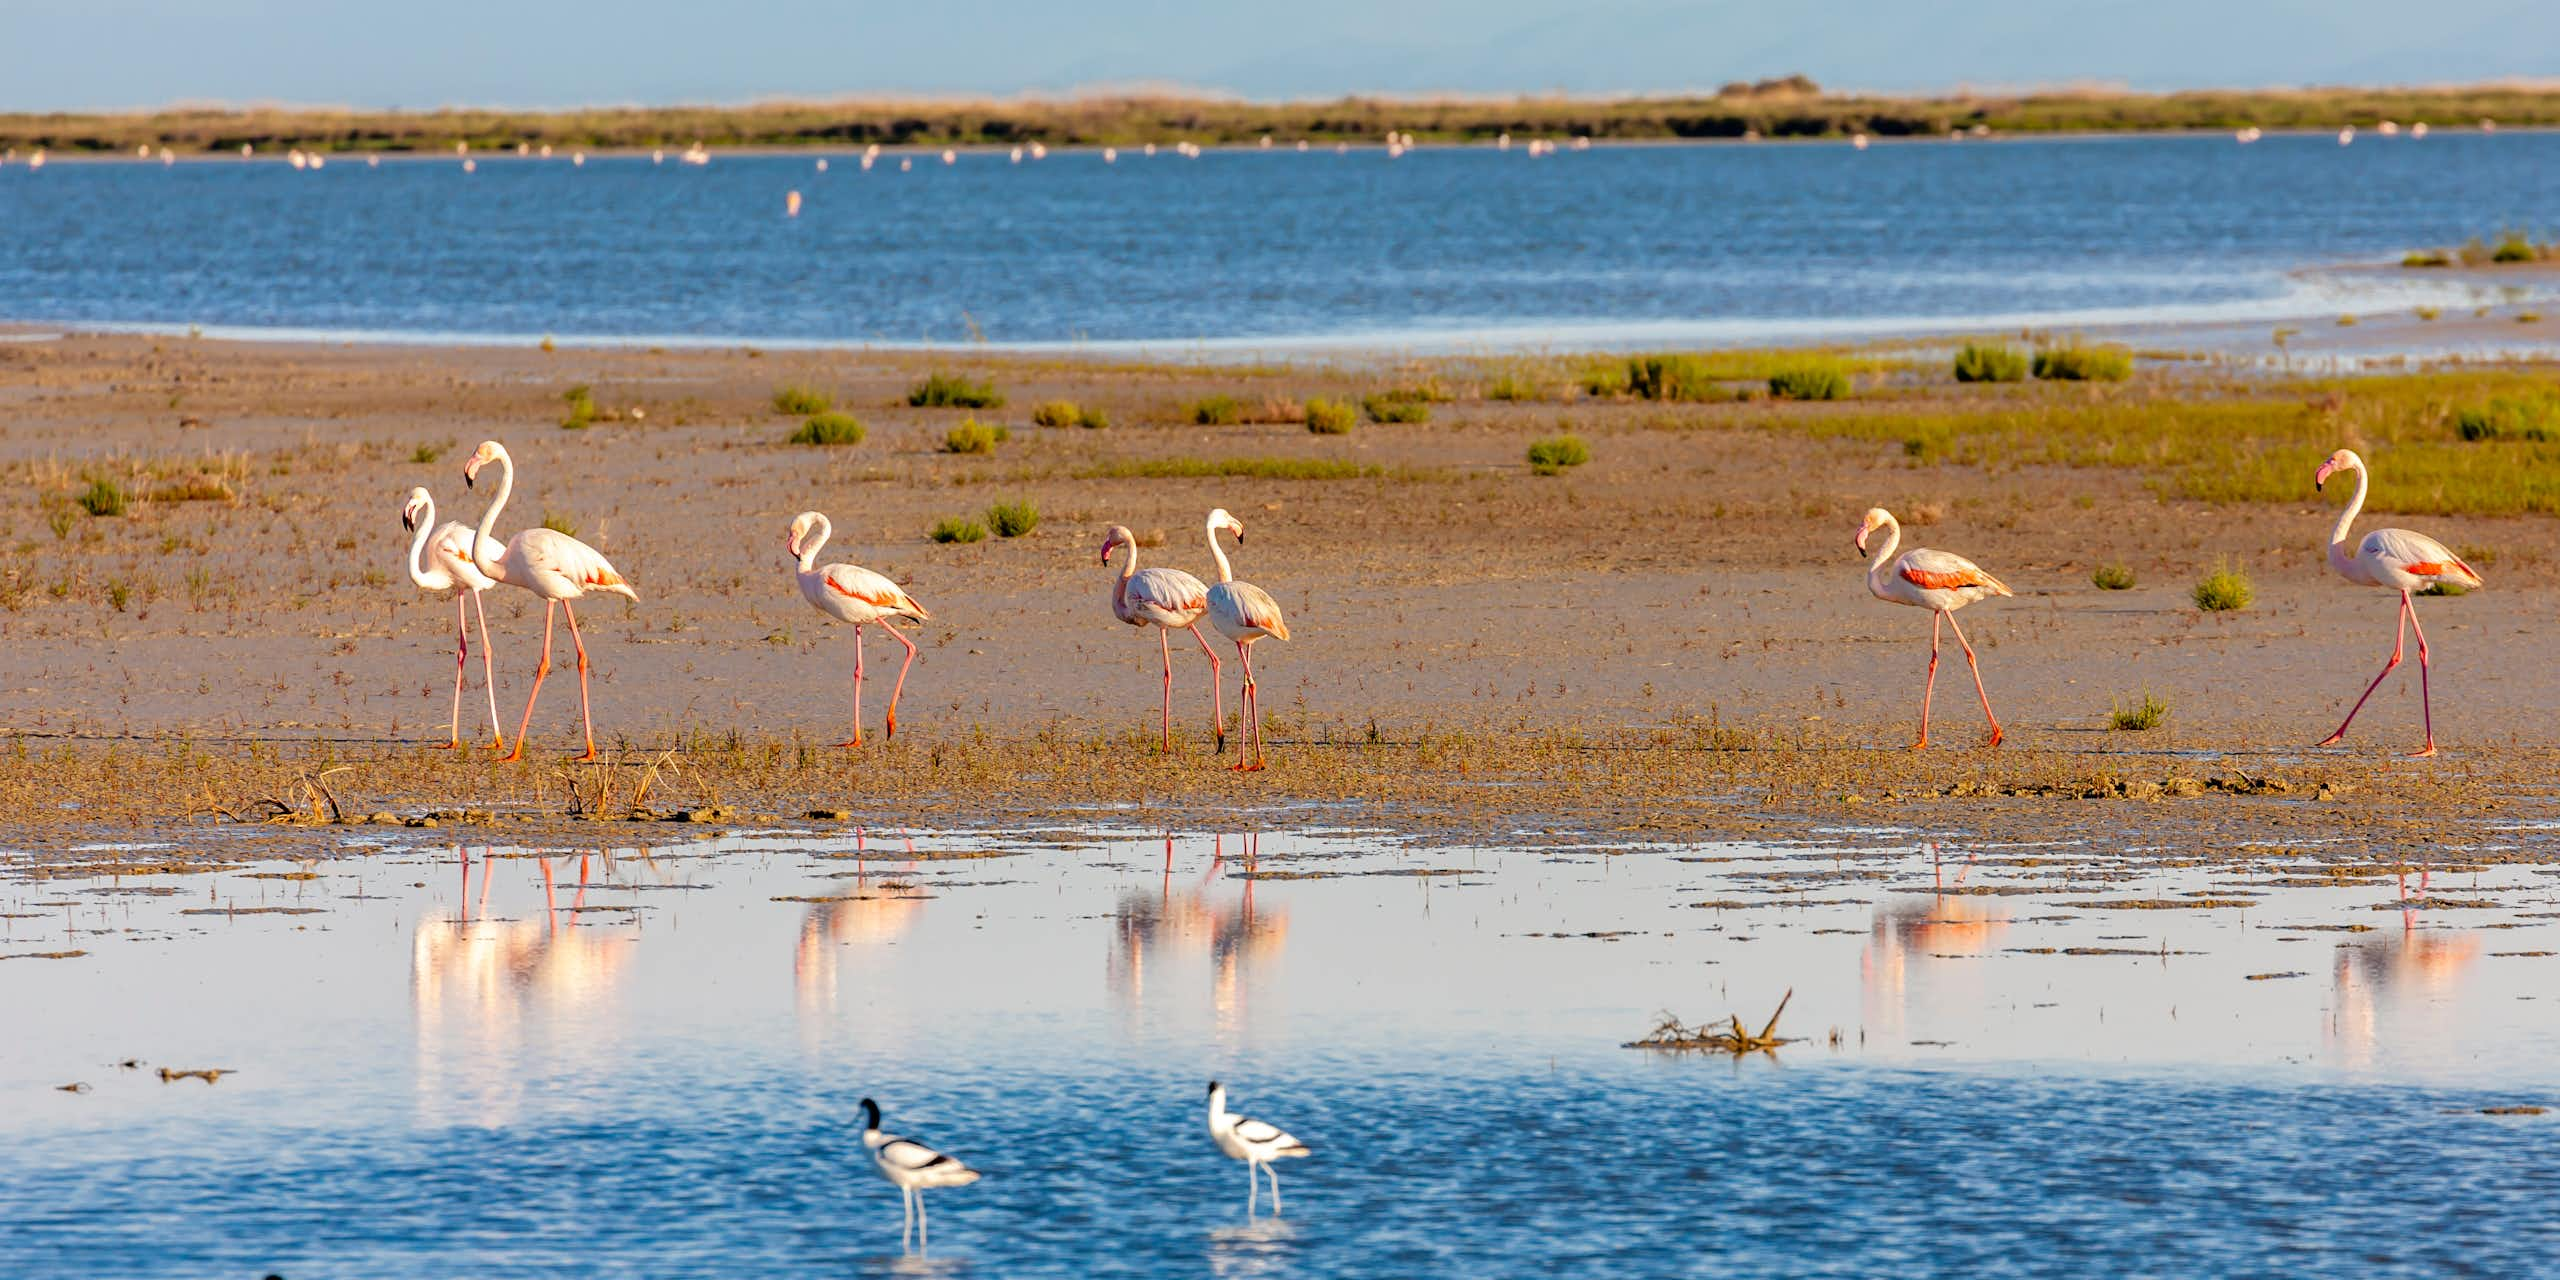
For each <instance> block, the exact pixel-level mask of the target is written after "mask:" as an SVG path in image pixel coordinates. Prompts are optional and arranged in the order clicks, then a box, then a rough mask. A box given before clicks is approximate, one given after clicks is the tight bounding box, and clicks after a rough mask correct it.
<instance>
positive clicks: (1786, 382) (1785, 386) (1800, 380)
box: [1769, 356, 1849, 400]
mask: <svg viewBox="0 0 2560 1280" xmlns="http://www.w3.org/2000/svg"><path fill="white" fill-rule="evenodd" d="M1769 394H1770V395H1773V396H1776V397H1777V398H1779V399H1781V400H1845V399H1847V398H1848V397H1849V371H1848V369H1847V368H1845V367H1843V366H1842V365H1841V363H1840V362H1839V361H1837V360H1834V359H1831V358H1829V357H1827V356H1805V357H1801V358H1799V359H1797V360H1794V361H1792V362H1790V363H1788V364H1786V365H1784V366H1781V367H1780V368H1778V369H1775V370H1772V371H1771V372H1770V374H1769Z"/></svg>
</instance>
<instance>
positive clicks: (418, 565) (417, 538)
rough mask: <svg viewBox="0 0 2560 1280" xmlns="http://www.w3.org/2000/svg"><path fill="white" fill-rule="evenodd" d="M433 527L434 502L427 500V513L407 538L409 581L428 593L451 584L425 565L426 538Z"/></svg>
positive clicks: (430, 499) (434, 525)
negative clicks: (414, 531)
mask: <svg viewBox="0 0 2560 1280" xmlns="http://www.w3.org/2000/svg"><path fill="white" fill-rule="evenodd" d="M435 527H436V500H435V499H433V498H429V499H427V513H426V514H425V515H423V516H420V517H419V518H418V529H417V532H416V533H414V534H412V535H410V538H409V560H408V568H409V581H411V582H414V583H416V584H418V585H419V586H421V587H424V588H426V589H427V590H429V591H442V590H444V589H445V588H446V587H449V586H452V585H453V583H451V582H449V581H447V580H446V577H445V574H444V572H443V571H442V570H438V569H431V568H429V567H428V565H427V538H428V537H429V536H430V535H431V534H433V533H434V531H435Z"/></svg>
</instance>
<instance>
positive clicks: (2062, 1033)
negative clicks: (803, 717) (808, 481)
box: [0, 831, 2560, 1277]
mask: <svg viewBox="0 0 2560 1280" xmlns="http://www.w3.org/2000/svg"><path fill="white" fill-rule="evenodd" d="M2517 838H2525V837H2521V836H2520V837H2517ZM865 846H866V847H862V848H857V847H856V845H855V844H854V842H852V841H849V840H839V839H836V838H833V837H824V838H822V837H818V836H813V835H811V834H808V833H768V834H741V835H735V836H729V837H723V838H719V839H715V840H707V841H703V842H700V843H693V844H678V845H667V846H661V847H657V848H653V849H630V848H625V849H621V850H616V851H611V852H606V851H595V852H589V853H575V852H572V853H563V854H556V855H550V856H539V855H536V854H534V853H531V852H529V851H525V850H515V849H505V848H501V849H498V850H495V851H494V853H495V855H496V856H487V853H486V852H485V851H483V850H482V849H481V848H479V847H477V846H472V847H469V848H465V849H456V848H454V847H450V846H447V847H418V846H408V845H396V844H395V845H390V846H386V847H383V848H380V849H372V850H366V851H363V852H362V853H361V856H351V857H339V858H330V859H323V860H319V861H315V862H311V863H309V864H307V865H306V864H303V863H299V862H295V861H290V860H288V861H257V860H244V861H240V862H238V863H236V864H232V865H226V866H222V867H220V868H218V869H213V870H205V871H199V872H196V873H193V874H149V875H133V876H124V877H117V878H56V879H45V880H36V879H18V880H14V881H9V882H5V888H0V902H5V904H6V911H5V913H4V914H5V915H6V917H7V918H6V919H0V927H4V928H0V955H9V956H19V957H25V956H27V955H28V954H29V953H41V952H48V951H59V950H79V951H84V952H85V953H86V954H84V955H79V956H74V957H70V958H64V959H40V958H15V959H9V960H7V961H5V962H0V1017H5V1022H6V1025H7V1027H8V1035H7V1036H6V1037H5V1038H0V1098H5V1099H6V1102H5V1105H0V1135H5V1137H6V1139H7V1141H6V1143H5V1145H0V1275H9V1276H105V1275H114V1276H203V1275H216V1274H240V1275H250V1274H264V1273H266V1272H268V1271H274V1272H276V1273H279V1274H282V1275H284V1276H287V1277H303V1276H323V1275H365V1276H452V1275H474V1276H481V1275H487V1276H513V1275H561V1276H570V1275H579V1276H583V1275H597V1274H610V1275H651V1276H654V1275H667V1276H675V1275H702V1274H754V1275H760V1276H798V1275H820V1274H827V1275H834V1274H844V1273H849V1272H850V1273H857V1274H873V1273H882V1272H902V1273H903V1272H922V1271H950V1272H953V1273H975V1274H986V1275H1003V1276H1022V1275H1031V1276H1038V1275H1061V1276H1088V1275H1166V1274H1217V1275H1227V1274H1272V1275H1308V1276H1323V1275H1423V1274H1433V1275H1461V1274H1462V1275H1524V1274H1571V1275H1577V1276H1580V1275H1624V1276H1652V1275H1662V1274H1673V1273H1679V1274H1704V1273H1732V1272H1743V1273H1768V1272H1783V1273H1787V1274H1836V1275H1861V1276H1864V1275H1876V1274H1942V1275H2008V1274H2017V1275H2026V1274H2041V1275H2087V1274H2125V1273H2144V1274H2216V1275H2235V1274H2313V1273H2320V1274H2341V1273H2347V1272H2356V1273H2380V1274H2406V1275H2446V1274H2479V1275H2525V1274H2532V1273H2534V1272H2535V1271H2537V1270H2539V1269H2541V1268H2543V1267H2545V1266H2546V1265H2547V1263H2548V1260H2549V1258H2550V1257H2552V1256H2555V1251H2560V1208H2555V1205H2560V1144H2555V1142H2554V1136H2555V1132H2560V1131H2556V1130H2555V1128H2554V1124H2555V1119H2556V1118H2555V1117H2554V1116H2547V1115H2546V1116H2490V1115H2484V1114H2482V1109H2483V1108H2487V1107H2496V1106H2505V1105H2511V1104H2518V1103H2524V1104H2546V1105H2547V1104H2551V1103H2555V1102H2560V1097H2555V1096H2554V1094H2555V1093H2560V1007H2555V1003H2554V1002H2555V1001H2560V991H2555V990H2554V983H2553V981H2552V979H2553V976H2554V975H2560V958H2555V957H2553V956H2551V955H2550V953H2551V952H2553V951H2555V950H2560V875H2553V874H2550V873H2549V869H2547V868H2540V867H2532V866H2492V867H2486V868H2480V869H2467V868H2455V867H2444V868H2438V869H2434V870H2432V871H2430V872H2429V873H2428V874H2427V876H2426V877H2425V879H2424V880H2423V881H2421V880H2420V879H2418V878H2414V877H2413V878H2411V879H2410V880H2408V881H2406V882H2401V881H2397V880H2395V879H2394V878H2392V877H2389V876H2378V877H2376V876H2365V877H2357V878H2345V879H2341V878H2336V877H2332V876H2330V875H2329V874H2327V873H2326V872H2325V871H2324V870H2322V869H2321V868H2320V866H2319V864H2318V862H2317V861H2316V860H2315V859H2312V858H2308V857H2300V856H2288V857H2270V858H2269V859H2267V860H2265V861H2263V862H2258V863H2253V864H2252V865H2251V867H2250V869H2248V870H2246V871H2240V870H2229V869H2216V868H2215V867H2214V866H2212V865H2209V864H2208V865H2203V866H2186V867H2179V868H2174V869H2164V868H2162V867H2161V866H2160V865H2158V864H2159V861H2160V857H2159V855H2156V854H2152V855H2123V854H2118V853H2115V852H2112V851H2107V850H2099V849H2093V848H2088V847H2083V846H2076V845H2056V846H2045V847H2035V848H1984V849H1965V850H1960V851H1947V850H1936V851H1932V850H1929V849H1926V848H1923V849H1914V848H1913V847H1911V846H1910V845H1909V844H1908V843H1907V842H1906V841H1904V840H1902V839H1901V838H1899V837H1897V836H1894V835H1892V834H1890V833H1875V834H1859V833H1832V834H1830V835H1828V836H1823V837H1819V838H1818V841H1817V843H1814V844H1809V845H1803V846H1786V847H1759V846H1748V845H1706V846H1694V847H1677V848H1647V849H1641V850H1611V849H1601V848H1595V847H1584V848H1559V849H1543V850H1534V851H1532V850H1481V849H1466V848H1453V847H1447V846H1444V845H1442V844H1439V843H1437V842H1434V841H1430V840H1416V839H1394V838H1389V837H1386V836H1382V835H1377V834H1372V833H1363V832H1356V831H1330V832H1301V833H1295V834H1285V835H1284V834H1272V835H1268V836H1264V837H1260V838H1259V839H1248V838H1242V837H1237V836H1222V837H1212V836H1183V837H1180V838H1176V839H1172V840H1163V839H1156V838H1139V837H1130V836H1107V837H1093V836H1085V835H1081V834H1077V833H1034V834H1026V835H1014V836H977V835H970V836H958V835H946V836H918V837H915V838H914V839H913V840H912V842H910V841H909V840H908V839H907V838H904V837H882V836H879V835H877V834H874V835H873V836H871V837H870V838H869V839H868V841H867V842H865ZM911 849H912V850H913V851H914V852H913V853H912V854H911V852H910V850H911ZM969 852H997V853H1002V854H1005V855H1008V856H1001V857H983V858H957V857H952V856H950V855H953V854H958V853H969ZM857 855H859V856H857ZM145 856H148V857H151V858H157V859H166V858H168V857H171V856H176V855H172V854H170V853H169V852H167V851H145ZM212 856H213V855H212V854H210V853H208V852H206V851H205V850H202V849H191V850H190V851H189V852H187V853H186V854H185V855H184V857H186V858H188V859H193V860H195V861H197V862H199V863H202V862H204V861H206V860H208V859H210V858H211V857H212ZM2198 899H2204V900H2212V901H2222V902H2226V903H2232V904H2236V905H2227V906H2221V907H2208V908H2183V909H2160V908H2158V907H2157V906H2145V907H2136V906H2134V905H2132V904H2136V903H2149V904H2157V903H2162V902H2173V901H2180V900H2186V901H2194V900H2198ZM273 908H286V909H291V910H292V911H306V910H307V913H306V914H289V913H286V912H283V911H274V910H254V909H273ZM2072 948H2081V949H2095V950H2097V951H2099V952H2101V953H2100V954H2071V953H2070V949H2072ZM2273 975H2282V976H2273ZM1789 990H1792V991H1793V993H1794V994H1793V999H1792V1003H1790V1004H1789V1005H1788V1007H1787V1011H1786V1014H1785V1018H1784V1020H1783V1022H1782V1023H1781V1025H1780V1028H1779V1029H1780V1031H1781V1032H1782V1033H1787V1034H1792V1035H1795V1036H1799V1037H1803V1039H1801V1040H1800V1041H1799V1042H1797V1043H1793V1044H1789V1045H1786V1046H1783V1047H1781V1048H1779V1049H1777V1050H1775V1051H1773V1052H1770V1053H1765V1054H1751V1055H1748V1056H1745V1057H1742V1058H1739V1059H1737V1058H1733V1057H1729V1056H1725V1055H1721V1054H1717V1055H1697V1054H1689V1055H1664V1054H1656V1053H1648V1052H1641V1051H1635V1050H1629V1049H1625V1048H1622V1047H1620V1045H1621V1042H1623V1041H1625V1040H1628V1039H1630V1038H1632V1037H1634V1036H1636V1035H1637V1034H1639V1033H1641V1032H1643V1031H1645V1030H1646V1029H1647V1028H1648V1027H1649V1026H1650V1025H1651V1024H1652V1022H1653V1020H1654V1017H1655V1014H1656V1011H1658V1010H1664V1009H1669V1010H1673V1011H1676V1012H1678V1013H1680V1014H1682V1015H1684V1016H1685V1017H1687V1018H1689V1019H1691V1020H1693V1021H1702V1020H1705V1019H1707V1018H1710V1017H1715V1018H1721V1017H1722V1016H1723V1015H1725V1014H1727V1013H1731V1012H1740V1013H1742V1014H1743V1015H1744V1016H1745V1017H1746V1019H1748V1020H1749V1021H1752V1022H1754V1023H1757V1022H1758V1021H1760V1020H1761V1019H1762V1018H1765V1017H1766V1015H1767V1013H1768V1011H1769V1010H1770V1009H1771V1008H1772V1007H1773V1006H1775V1005H1776V1003H1777V1002H1778V1000H1779V998H1780V997H1781V996H1782V995H1783V994H1784V993H1786V992H1787V991H1789ZM127 1060H134V1061H136V1062H138V1064H139V1065H138V1066H135V1067H131V1068H127V1067H123V1066H120V1065H117V1064H120V1063H123V1062H125V1061H127ZM161 1067H170V1068H175V1069H189V1068H202V1067H223V1068H230V1069H232V1070H233V1071H234V1072H236V1074H231V1075H227V1076H225V1077H224V1078H222V1079H221V1080H220V1082H219V1083H217V1084H214V1085H210V1086H208V1085H205V1084H203V1083H201V1082H198V1081H194V1080H179V1081H175V1082H167V1083H164V1082H163V1081H161V1080H160V1079H159V1078H158V1076H157V1074H156V1072H157V1069H158V1068H161ZM1212 1076H1216V1077H1219V1078H1222V1079H1224V1080H1226V1081H1227V1082H1228V1083H1229V1085H1230V1087H1231V1089H1232V1090H1233V1092H1234V1095H1235V1097H1234V1104H1235V1106H1236V1108H1237V1109H1238V1110H1239V1111H1241V1112H1243V1113H1245V1114H1247V1115H1253V1116H1258V1117H1262V1118H1265V1119H1269V1120H1272V1121H1275V1122H1278V1123H1281V1124H1283V1125H1284V1126H1286V1127H1288V1128H1289V1129H1291V1130H1293V1131H1294V1132H1295V1133H1296V1134H1297V1135H1298V1136H1299V1137H1300V1138H1302V1139H1304V1140H1305V1141H1307V1142H1308V1143H1309V1144H1311V1145H1312V1146H1313V1147H1314V1148H1315V1154H1314V1156H1313V1157H1311V1158H1309V1159H1305V1160H1297V1161H1291V1162H1289V1163H1288V1165H1287V1167H1286V1168H1284V1169H1283V1170H1282V1172H1281V1180H1282V1189H1283V1191H1284V1193H1285V1194H1286V1196H1287V1211H1286V1213H1285V1214H1283V1215H1281V1216H1279V1217H1277V1218H1276V1219H1275V1218H1273V1217H1271V1216H1270V1215H1269V1213H1268V1203H1267V1201H1266V1203H1265V1213H1264V1215H1263V1216H1262V1217H1260V1218H1258V1219H1255V1220H1251V1221H1248V1219H1247V1217H1246V1213H1245V1205H1244V1203H1243V1192H1244V1187H1243V1186H1242V1185H1240V1184H1241V1182H1242V1181H1243V1179H1242V1177H1241V1173H1242V1170H1241V1169H1239V1168H1238V1167H1237V1166H1236V1165H1235V1164H1234V1162H1232V1161H1229V1160H1227V1159H1226V1158H1224V1157H1223V1156H1221V1155H1220V1154H1219V1153H1218V1152H1217V1151H1216V1150H1215V1149H1214V1148H1213V1147H1212V1146H1211V1145H1210V1143H1209V1140H1208V1138H1207V1136H1206V1134H1205V1132H1204V1131H1203V1127H1202V1112H1201V1097H1200V1094H1201V1089H1202V1085H1203V1083H1204V1082H1205V1081H1206V1080H1207V1079H1208V1078H1210V1077H1212ZM73 1083H82V1084H86V1085H88V1086H89V1088H88V1089H87V1091H85V1092H76V1093H75V1092H63V1091H60V1090H59V1089H58V1088H57V1086H61V1085H66V1084H73ZM865 1095H871V1096H876V1097H878V1098H879V1099H880V1100H881V1101H882V1102H883V1104H884V1105H885V1106H886V1107H887V1109H888V1120H889V1127H890V1128H891V1129H892V1130H893V1131H899V1132H905V1133H908V1134H910V1135H912V1136H916V1137H919V1138H921V1139H923V1140H926V1141H928V1142H932V1143H935V1144H937V1145H940V1146H942V1147H944V1148H945V1149H947V1150H949V1151H951V1152H953V1153H955V1154H957V1155H959V1156H961V1157H962V1158H964V1159H966V1160H968V1161H969V1162H971V1163H972V1164H974V1165H976V1166H978V1167H980V1168H982V1169H983V1170H985V1171H986V1174H987V1176H986V1179H985V1180H984V1181H983V1182H981V1183H979V1184H978V1185H976V1186H973V1187H968V1188H963V1189H955V1190H949V1191H941V1192H932V1193H929V1196H930V1200H929V1203H930V1205H931V1206H932V1209H933V1237H932V1250H931V1252H930V1254H929V1255H924V1256H916V1255H911V1254H907V1253H904V1252H902V1250H901V1247H900V1244H899V1240H898V1234H899V1218H898V1197H897V1193H896V1192H895V1191H894V1190H893V1189H892V1188H890V1187H889V1186H888V1185H887V1184H886V1183H884V1182H882V1181H881V1180H880V1179H879V1178H878V1177H877V1176H876V1175H875V1174H874V1173H873V1172H872V1170H871V1168H870V1166H869V1162H868V1160H867V1159H866V1157H865V1154H864V1152H863V1150H862V1147H861V1144H860V1141H859V1134H858V1129H859V1120H858V1117H857V1112H856V1109H855V1102H856V1101H857V1100H858V1099H859V1098H860V1097H862V1096H865Z"/></svg>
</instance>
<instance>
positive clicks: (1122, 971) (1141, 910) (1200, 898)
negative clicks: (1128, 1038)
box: [1109, 835, 1289, 1019]
mask: <svg viewBox="0 0 2560 1280" xmlns="http://www.w3.org/2000/svg"><path fill="white" fill-rule="evenodd" d="M1239 840H1240V844H1241V848H1242V852H1243V862H1244V872H1245V875H1244V876H1243V877H1241V878H1242V880H1243V885H1244V888H1243V890H1242V892H1241V893H1239V894H1238V895H1237V896H1236V899H1235V900H1234V901H1233V902H1232V903H1230V904H1227V905H1224V906H1221V905H1218V904H1217V903H1215V902H1214V901H1213V900H1212V895H1211V893H1210V887H1211V885H1212V884H1213V883H1214V882H1216V881H1217V879H1218V878H1219V877H1220V876H1221V875H1222V874H1223V873H1224V872H1225V871H1226V866H1227V849H1226V837H1225V836H1223V835H1221V836H1216V837H1213V839H1212V842H1211V845H1210V857H1209V865H1208V867H1207V868H1206V869H1205V870H1203V871H1202V872H1201V874H1200V878H1199V879H1198V880H1197V881H1195V882H1192V883H1188V884H1184V885H1181V886H1177V885H1176V884H1175V883H1174V873H1173V837H1172V836H1170V835H1168V836H1166V837H1165V841H1164V873H1163V877H1162V879H1161V880H1160V881H1159V882H1158V885H1157V889H1156V892H1155V893H1153V894H1149V893H1147V892H1145V891H1144V890H1139V891H1135V892H1129V893H1123V894H1122V895H1120V902H1119V905H1118V907H1116V908H1115V909H1114V910H1113V912H1112V924H1113V943H1114V945H1113V955H1112V961H1111V970H1110V976H1109V981H1110V985H1111V989H1112V991H1113V992H1114V993H1115V994H1117V995H1118V996H1120V997H1121V998H1122V999H1123V1000H1124V1001H1125V1002H1126V1003H1127V1004H1128V1005H1130V1006H1132V1007H1136V1006H1138V1005H1141V1004H1143V1003H1144V1002H1145V998H1146V986H1147V975H1148V969H1149V966H1150V963H1151V962H1152V961H1155V960H1156V959H1157V957H1159V956H1161V955H1164V954H1167V953H1168V950H1169V951H1170V953H1171V954H1174V955H1179V954H1183V953H1186V952H1199V953H1205V954H1206V955H1207V956H1208V958H1209V961H1210V965H1211V973H1210V1003H1211V1005H1212V1006H1213V1007H1214V1008H1216V1009H1217V1011H1218V1012H1219V1014H1220V1015H1221V1016H1222V1018H1227V1019H1232V1018H1233V1017H1234V1016H1235V1015H1236V1014H1237V1013H1238V1012H1239V1011H1240V1009H1241V1007H1242V1004H1243V994H1244V986H1245V978H1246V974H1247V970H1248V969H1250V968H1251V967H1252V966H1254V965H1255V964H1256V963H1258V962H1261V961H1264V960H1268V959H1274V958H1276V957H1277V956H1278V955H1279V953H1280V951H1281V950H1282V949H1283V948H1284V947H1285V946H1286V945H1287V941H1288V936H1289V914H1288V913H1287V912H1286V911H1279V910H1271V909H1265V908H1259V907H1257V906H1256V905H1255V903H1254V881H1253V879H1252V878H1251V873H1252V871H1253V869H1254V867H1255V865H1256V863H1257V861H1258V860H1259V858H1260V857H1261V850H1262V838H1261V837H1260V836H1258V835H1246V836H1242V837H1239Z"/></svg>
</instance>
